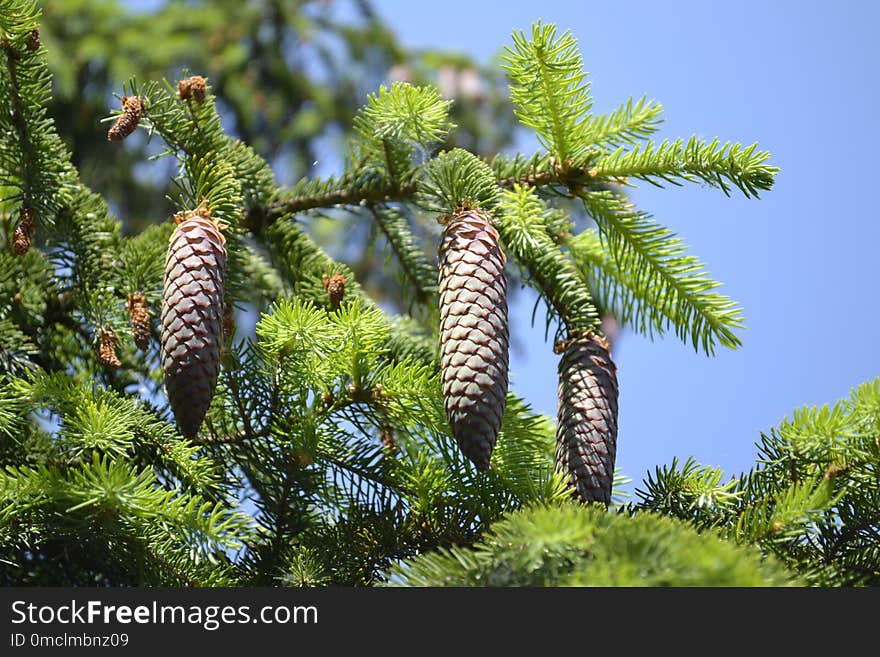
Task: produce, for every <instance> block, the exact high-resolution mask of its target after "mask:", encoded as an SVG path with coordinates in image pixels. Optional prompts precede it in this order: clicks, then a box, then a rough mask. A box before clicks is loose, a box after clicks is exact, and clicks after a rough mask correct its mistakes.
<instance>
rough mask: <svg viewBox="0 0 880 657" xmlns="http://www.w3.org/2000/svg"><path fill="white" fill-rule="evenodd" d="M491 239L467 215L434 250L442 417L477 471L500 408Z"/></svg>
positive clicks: (487, 224) (501, 299) (502, 395)
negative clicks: (437, 252)
mask: <svg viewBox="0 0 880 657" xmlns="http://www.w3.org/2000/svg"><path fill="white" fill-rule="evenodd" d="M504 261H505V257H504V253H503V252H502V251H501V247H499V245H498V232H497V231H496V230H495V228H494V227H493V226H492V224H491V221H490V219H489V217H488V216H487V215H485V214H483V213H481V212H478V211H475V210H469V211H464V212H460V213H458V214H456V215H455V216H454V217H452V219H450V220H449V222H448V223H447V224H446V228H445V230H444V231H443V238H442V242H441V245H440V276H439V288H440V369H441V374H442V382H443V398H444V402H445V406H446V417H447V418H448V420H449V425H450V427H451V428H452V434H453V436H455V439H456V441H458V445H459V447H460V448H461V451H462V452H463V453H464V455H465V456H467V457H468V458H469V459H470V460H471V461H472V462H473V463H474V465H476V466H477V468H478V469H480V470H488V469H489V459H490V457H491V456H492V449H493V448H494V447H495V440H496V439H497V437H498V432H499V431H500V430H501V417H502V416H503V415H504V408H505V406H506V404H507V366H508V353H507V351H508V343H509V330H508V323H507V278H506V277H505V275H504Z"/></svg>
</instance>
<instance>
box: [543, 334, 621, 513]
mask: <svg viewBox="0 0 880 657" xmlns="http://www.w3.org/2000/svg"><path fill="white" fill-rule="evenodd" d="M560 349H561V350H562V359H561V360H560V361H559V415H558V423H557V425H556V469H557V470H558V471H560V472H562V473H564V474H565V475H566V476H567V477H568V479H569V483H570V485H571V486H572V487H573V488H574V491H573V494H574V495H575V496H576V497H578V498H579V499H580V500H581V501H582V502H604V503H605V504H610V503H611V484H612V482H613V480H614V459H615V456H616V454H617V367H616V366H615V364H614V361H612V360H611V354H610V353H609V351H608V343H607V342H606V341H605V340H604V339H603V338H601V337H599V336H597V335H593V334H592V333H589V332H587V333H583V334H581V335H579V336H576V337H573V338H572V339H570V340H569V341H568V342H566V343H565V344H564V345H561V346H560Z"/></svg>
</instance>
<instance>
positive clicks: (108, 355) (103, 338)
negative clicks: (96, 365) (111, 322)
mask: <svg viewBox="0 0 880 657" xmlns="http://www.w3.org/2000/svg"><path fill="white" fill-rule="evenodd" d="M117 342H119V338H117V337H116V332H115V331H114V330H113V329H112V328H110V327H109V326H108V327H107V328H102V329H101V330H100V331H98V360H99V361H100V362H101V365H103V366H104V367H106V368H107V369H108V370H118V369H119V368H120V367H122V361H120V360H119V357H118V356H117V355H116V343H117Z"/></svg>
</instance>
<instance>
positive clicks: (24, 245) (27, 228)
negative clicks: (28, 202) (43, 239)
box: [12, 206, 37, 255]
mask: <svg viewBox="0 0 880 657" xmlns="http://www.w3.org/2000/svg"><path fill="white" fill-rule="evenodd" d="M36 231H37V211H36V209H34V208H31V207H27V206H22V207H21V211H20V213H19V222H18V226H16V227H15V233H14V234H13V236H12V250H13V251H14V252H15V254H16V255H24V254H25V253H27V252H28V249H30V248H31V240H32V239H33V237H34V233H35V232H36Z"/></svg>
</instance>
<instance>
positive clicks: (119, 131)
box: [107, 96, 144, 141]
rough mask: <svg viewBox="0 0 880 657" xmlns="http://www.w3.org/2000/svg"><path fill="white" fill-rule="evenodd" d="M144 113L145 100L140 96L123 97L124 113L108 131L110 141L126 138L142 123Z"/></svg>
mask: <svg viewBox="0 0 880 657" xmlns="http://www.w3.org/2000/svg"><path fill="white" fill-rule="evenodd" d="M143 113H144V101H143V100H142V99H141V98H139V97H138V96H123V97H122V114H120V115H119V116H118V117H117V119H116V122H115V123H114V124H113V125H112V127H111V128H110V129H109V130H108V131H107V139H109V140H110V141H119V140H121V139H125V138H126V137H128V136H129V135H130V134H131V133H132V132H134V130H135V128H137V126H138V123H140V120H141V116H142V115H143Z"/></svg>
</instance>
